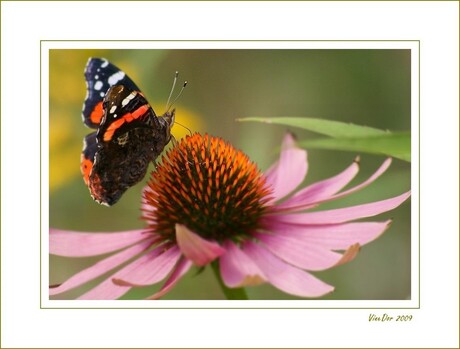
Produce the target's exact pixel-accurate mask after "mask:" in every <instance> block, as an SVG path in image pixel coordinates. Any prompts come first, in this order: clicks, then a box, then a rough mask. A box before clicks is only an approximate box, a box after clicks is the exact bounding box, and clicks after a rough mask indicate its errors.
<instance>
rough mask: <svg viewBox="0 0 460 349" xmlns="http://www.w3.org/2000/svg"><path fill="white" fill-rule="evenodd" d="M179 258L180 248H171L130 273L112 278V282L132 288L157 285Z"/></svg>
mask: <svg viewBox="0 0 460 349" xmlns="http://www.w3.org/2000/svg"><path fill="white" fill-rule="evenodd" d="M159 249H162V247H159ZM179 257H180V251H179V248H178V247H177V246H174V247H171V248H170V249H168V250H166V251H164V252H163V251H161V253H160V254H159V255H156V256H155V257H154V258H149V259H146V260H145V261H143V263H142V264H141V265H139V266H138V267H137V268H135V269H134V270H132V271H130V272H129V273H125V275H117V276H114V277H112V281H113V283H114V284H116V285H120V286H130V287H144V286H149V285H153V284H156V283H157V282H159V281H161V280H163V279H164V278H165V277H166V275H168V274H169V273H170V272H171V270H172V269H173V268H174V266H175V265H176V264H177V261H178V260H179Z"/></svg>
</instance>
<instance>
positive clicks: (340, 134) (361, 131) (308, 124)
mask: <svg viewBox="0 0 460 349" xmlns="http://www.w3.org/2000/svg"><path fill="white" fill-rule="evenodd" d="M237 121H242V122H246V121H256V122H265V123H268V124H277V125H285V126H292V127H298V128H302V129H305V130H309V131H312V132H316V133H320V134H323V135H326V136H329V137H333V138H354V137H372V136H379V135H385V134H389V133H390V132H389V131H384V130H379V129H377V128H372V127H367V126H359V125H354V124H350V123H345V122H340V121H333V120H324V119H315V118H304V117H291V116H286V117H272V118H266V117H257V116H253V117H247V118H242V119H237Z"/></svg>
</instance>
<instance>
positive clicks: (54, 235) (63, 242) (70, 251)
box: [49, 228, 153, 257]
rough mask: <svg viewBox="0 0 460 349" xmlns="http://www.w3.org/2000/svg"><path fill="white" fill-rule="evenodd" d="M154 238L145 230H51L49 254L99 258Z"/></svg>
mask: <svg viewBox="0 0 460 349" xmlns="http://www.w3.org/2000/svg"><path fill="white" fill-rule="evenodd" d="M152 237H153V235H152V234H151V233H148V232H146V231H145V229H139V230H130V231H123V232H118V233H85V232H75V231H69V230H59V229H53V228H50V251H49V253H50V254H54V255H58V256H63V257H89V256H97V255H101V254H104V253H108V252H113V251H116V250H119V249H122V248H124V247H127V246H130V245H132V244H134V243H136V242H139V241H142V240H145V239H152Z"/></svg>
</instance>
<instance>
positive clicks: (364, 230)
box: [264, 220, 391, 250]
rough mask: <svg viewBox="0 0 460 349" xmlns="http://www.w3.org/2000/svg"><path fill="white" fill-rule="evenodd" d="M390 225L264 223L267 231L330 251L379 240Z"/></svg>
mask: <svg viewBox="0 0 460 349" xmlns="http://www.w3.org/2000/svg"><path fill="white" fill-rule="evenodd" d="M390 224H391V220H387V221H385V222H356V223H344V224H330V225H303V224H289V223H285V222H278V221H276V220H271V221H265V222H264V225H265V226H266V227H267V229H268V230H270V231H272V232H274V233H276V234H277V235H281V236H287V237H295V238H298V239H302V240H304V241H305V242H306V243H309V244H312V245H317V246H318V247H322V248H326V249H330V250H345V249H347V248H348V246H350V245H353V244H360V245H361V246H362V245H365V244H367V243H369V242H371V241H373V240H375V239H376V238H378V237H379V236H380V235H381V234H382V233H383V232H384V231H385V230H387V229H388V228H389V227H390Z"/></svg>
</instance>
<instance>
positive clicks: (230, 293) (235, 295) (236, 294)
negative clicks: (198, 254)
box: [211, 261, 248, 300]
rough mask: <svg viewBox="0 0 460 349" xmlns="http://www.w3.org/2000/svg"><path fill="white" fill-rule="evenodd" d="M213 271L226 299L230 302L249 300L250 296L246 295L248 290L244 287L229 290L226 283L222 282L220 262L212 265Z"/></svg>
mask: <svg viewBox="0 0 460 349" xmlns="http://www.w3.org/2000/svg"><path fill="white" fill-rule="evenodd" d="M211 267H212V270H213V271H214V275H215V276H216V278H217V281H218V282H219V285H220V288H221V289H222V291H223V292H224V294H225V297H227V299H230V300H248V295H247V294H246V290H245V289H244V288H243V287H240V288H229V287H227V286H226V285H225V284H224V282H223V281H222V278H221V276H220V271H219V262H218V261H214V262H212V263H211Z"/></svg>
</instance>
